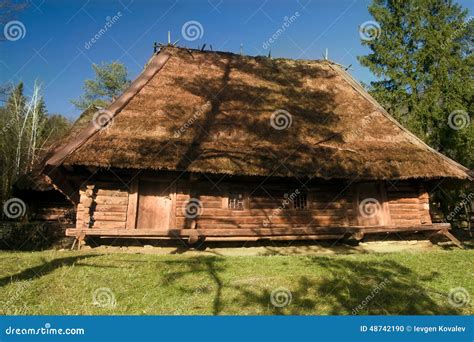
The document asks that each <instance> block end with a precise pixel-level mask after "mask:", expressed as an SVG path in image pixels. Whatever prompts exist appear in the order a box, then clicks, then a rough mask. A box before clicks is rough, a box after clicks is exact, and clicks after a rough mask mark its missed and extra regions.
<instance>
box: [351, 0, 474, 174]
mask: <svg viewBox="0 0 474 342" xmlns="http://www.w3.org/2000/svg"><path fill="white" fill-rule="evenodd" d="M369 12H370V14H371V15H372V16H373V17H374V19H375V21H376V22H377V24H378V26H379V27H377V26H376V25H375V30H374V31H372V32H370V33H371V35H370V34H369V35H363V34H361V36H362V37H363V39H362V44H363V45H365V46H368V47H369V48H370V49H371V53H369V54H368V55H366V56H360V57H359V61H360V62H361V64H362V65H363V66H366V67H368V68H369V69H370V70H371V71H372V72H373V73H374V74H375V75H376V76H377V77H378V80H377V81H375V82H372V83H371V84H370V87H369V91H370V92H371V93H372V95H373V96H374V97H375V98H376V99H377V100H378V101H379V102H380V103H381V104H382V105H383V106H384V107H385V108H386V109H387V110H388V111H389V112H390V113H391V114H392V115H393V116H394V117H395V118H397V119H398V120H399V121H400V122H401V123H402V124H403V125H405V126H406V127H408V128H409V129H410V130H411V131H412V132H413V133H415V134H417V135H418V137H420V138H421V139H422V140H424V141H425V142H427V143H428V144H429V145H431V146H432V147H434V148H435V149H437V150H439V151H441V152H443V153H445V154H447V155H448V156H450V157H452V158H453V159H455V160H457V161H459V162H461V163H463V164H465V165H466V166H468V167H470V168H473V167H474V154H473V153H472V149H473V145H474V144H473V143H474V124H473V123H471V121H472V113H473V111H474V77H473V76H474V73H473V71H474V56H473V53H472V52H473V44H472V43H473V39H474V20H473V18H472V16H471V17H469V16H468V11H467V10H464V9H462V7H461V6H459V5H457V4H455V3H453V1H451V0H403V1H401V0H373V3H372V4H371V5H370V6H369ZM361 29H362V33H364V31H363V29H364V28H363V27H362V28H361ZM365 33H367V32H365Z"/></svg>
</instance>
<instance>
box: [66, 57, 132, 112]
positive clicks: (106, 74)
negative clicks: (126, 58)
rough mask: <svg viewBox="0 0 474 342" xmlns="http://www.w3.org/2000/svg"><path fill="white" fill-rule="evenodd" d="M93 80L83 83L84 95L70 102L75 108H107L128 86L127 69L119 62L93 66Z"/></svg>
mask: <svg viewBox="0 0 474 342" xmlns="http://www.w3.org/2000/svg"><path fill="white" fill-rule="evenodd" d="M92 69H93V70H94V73H95V79H93V80H86V81H85V82H84V95H82V96H81V97H80V98H79V99H78V100H73V101H71V102H72V103H73V104H74V105H75V106H76V107H77V108H79V109H81V110H83V111H84V110H86V109H88V108H89V107H91V106H96V107H102V108H104V107H107V106H108V105H109V104H110V103H111V102H112V101H113V100H114V99H115V98H117V97H118V96H119V95H121V94H122V92H123V91H124V90H125V89H126V88H127V87H128V86H129V84H130V81H129V80H128V79H127V68H126V67H125V66H124V65H123V64H122V63H119V62H112V63H102V64H101V65H98V64H93V65H92Z"/></svg>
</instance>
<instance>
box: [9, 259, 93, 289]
mask: <svg viewBox="0 0 474 342" xmlns="http://www.w3.org/2000/svg"><path fill="white" fill-rule="evenodd" d="M98 256H100V254H94V255H77V256H71V257H65V258H60V259H53V260H51V261H45V260H44V259H43V263H42V264H41V265H38V266H34V267H30V268H27V269H25V270H23V271H21V272H19V273H17V274H13V275H8V276H5V277H3V278H0V287H3V286H6V285H8V284H10V283H12V282H16V281H24V280H34V279H37V278H41V277H43V276H45V275H48V274H50V273H52V272H54V271H55V270H56V269H58V268H60V267H63V266H71V265H74V264H76V263H77V262H78V261H80V260H83V259H89V258H95V257H98Z"/></svg>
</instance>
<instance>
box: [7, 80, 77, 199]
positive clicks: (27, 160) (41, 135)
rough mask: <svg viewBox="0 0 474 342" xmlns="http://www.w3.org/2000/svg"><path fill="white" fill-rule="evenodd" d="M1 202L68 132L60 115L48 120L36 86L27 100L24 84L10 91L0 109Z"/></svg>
mask: <svg viewBox="0 0 474 342" xmlns="http://www.w3.org/2000/svg"><path fill="white" fill-rule="evenodd" d="M0 127H1V130H0V172H1V174H0V177H1V178H0V187H1V188H0V200H2V201H1V202H2V203H3V201H4V200H6V199H7V198H8V197H9V196H10V193H11V188H12V186H13V184H14V183H15V181H16V180H17V179H18V178H19V177H20V176H21V175H23V174H26V173H28V172H30V171H31V170H32V169H33V167H34V166H35V164H36V163H37V162H38V161H39V158H40V157H41V156H42V153H43V152H44V151H45V150H46V149H48V148H49V147H50V145H51V144H53V143H54V142H55V141H56V140H57V139H59V138H60V137H61V136H62V135H64V133H65V132H66V131H67V130H69V127H70V124H69V122H68V121H67V120H66V119H65V118H63V117H61V116H60V115H53V116H49V115H48V114H47V110H46V105H45V103H44V100H43V98H42V97H41V95H40V88H39V86H38V85H37V84H35V87H34V89H33V94H32V95H31V96H30V97H26V96H25V95H24V89H23V83H19V84H18V85H17V86H15V87H14V88H13V89H11V90H10V92H9V96H8V99H7V101H6V104H5V106H4V107H0Z"/></svg>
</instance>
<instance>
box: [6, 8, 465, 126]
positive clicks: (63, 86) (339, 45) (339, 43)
mask: <svg viewBox="0 0 474 342" xmlns="http://www.w3.org/2000/svg"><path fill="white" fill-rule="evenodd" d="M458 2H459V3H460V4H461V5H463V7H465V8H468V9H469V11H470V13H471V14H472V13H473V12H474V1H473V0H462V1H458ZM369 3H370V1H369V0H332V1H331V0H299V1H283V0H276V1H265V0H253V1H251V0H243V1H237V0H233V1H225V0H209V1H208V0H202V1H200V0H195V1H191V0H186V1H185V0H178V1H176V0H164V1H152V0H120V1H117V0H115V1H112V0H97V1H95V0H90V1H87V0H85V1H74V0H69V1H64V0H50V1H47V0H30V1H29V6H28V8H27V9H26V10H24V11H23V12H21V13H20V14H18V16H17V18H15V19H16V20H18V21H20V22H21V23H22V24H23V25H24V28H25V31H24V37H23V38H21V39H18V40H15V41H4V42H1V43H0V83H5V82H13V83H17V82H18V81H23V82H24V83H25V86H26V89H27V92H28V89H30V90H31V88H32V87H33V84H34V82H35V80H38V81H40V82H41V84H42V87H43V94H44V97H45V100H46V105H47V107H48V110H49V112H50V113H60V114H63V115H65V116H66V117H68V118H70V119H75V118H77V116H78V115H79V114H80V113H79V111H78V110H77V109H75V108H74V106H73V105H72V104H71V103H70V100H71V99H75V98H77V97H79V95H81V93H82V86H83V82H84V80H85V79H87V78H92V77H93V72H92V69H91V64H92V63H101V62H103V61H105V62H110V61H116V60H117V61H121V62H123V63H124V64H125V65H126V66H127V68H128V70H129V75H130V78H131V79H134V78H135V77H136V76H137V75H138V73H139V72H140V71H141V70H142V68H143V66H144V65H145V63H146V61H147V60H148V59H149V58H150V56H151V54H152V52H153V42H155V41H157V42H163V43H165V42H166V41H167V35H168V31H171V39H172V41H173V42H174V41H175V40H177V39H179V43H178V45H185V46H187V47H192V48H195V47H197V46H198V45H202V44H204V43H206V44H207V46H209V45H210V44H212V46H213V49H214V50H222V51H232V52H239V51H240V46H241V44H242V45H243V51H244V53H245V54H249V55H262V54H264V55H267V54H268V49H264V47H263V45H264V43H265V42H268V39H269V38H270V37H271V36H272V35H273V34H275V33H276V31H277V30H278V29H279V28H281V27H282V25H283V23H284V22H285V17H287V18H289V17H291V16H295V14H296V12H298V16H296V19H295V20H294V21H293V22H292V23H291V24H290V25H289V27H288V28H286V30H285V32H284V33H283V34H281V35H280V36H279V37H278V38H277V39H276V40H275V41H274V42H273V43H271V44H270V49H271V53H272V56H274V57H288V58H302V59H321V58H322V56H323V53H324V51H325V49H326V48H327V49H328V51H329V58H330V59H331V60H333V61H335V62H338V63H341V64H343V65H350V64H352V70H351V73H352V74H353V75H354V76H355V78H356V79H358V80H360V81H364V82H368V81H370V80H371V79H373V75H371V73H370V71H368V70H367V69H366V68H363V67H361V66H360V65H359V63H358V62H357V59H356V56H358V55H362V54H366V53H367V52H368V49H367V48H364V47H362V46H361V44H360V37H359V32H358V28H359V26H360V25H361V24H362V23H364V22H366V21H368V20H371V16H370V15H369V13H368V11H367V7H368V5H369ZM114 16H115V19H112V18H113V17H114ZM107 21H109V22H111V21H113V23H112V24H111V25H110V27H108V28H107V31H106V32H105V33H104V34H102V35H100V36H99V39H98V40H97V41H96V42H94V43H91V44H89V45H90V46H89V48H86V45H88V44H87V43H88V42H90V41H91V39H92V38H93V37H94V36H95V35H96V34H98V33H99V31H100V30H101V29H103V28H104V26H105V25H106V23H107ZM189 21H197V22H198V23H199V24H200V25H201V27H202V31H200V35H201V34H202V37H201V38H199V37H188V38H191V39H193V38H198V39H196V40H192V41H191V40H186V39H185V37H183V35H182V28H183V25H185V23H187V22H189ZM3 29H4V28H3V27H2V30H3ZM199 30H200V28H199Z"/></svg>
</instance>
